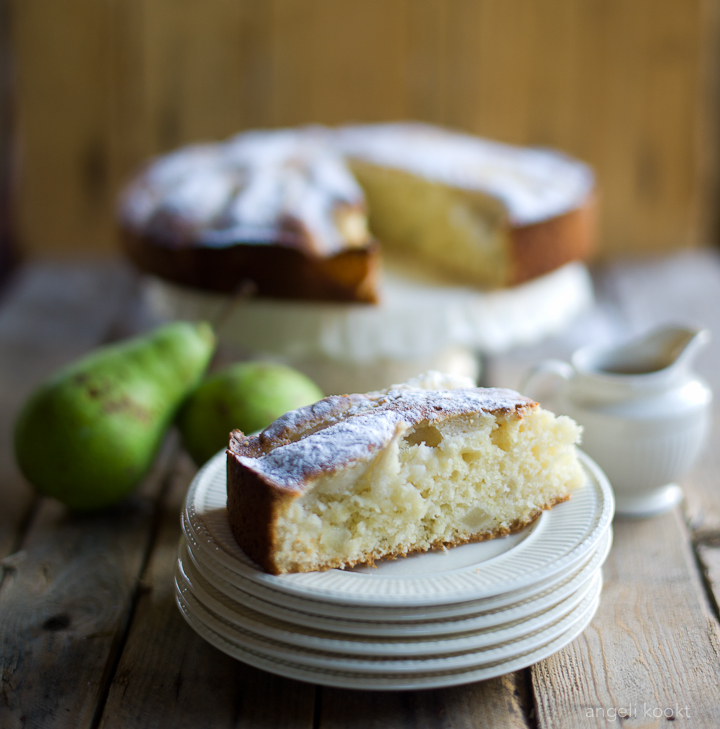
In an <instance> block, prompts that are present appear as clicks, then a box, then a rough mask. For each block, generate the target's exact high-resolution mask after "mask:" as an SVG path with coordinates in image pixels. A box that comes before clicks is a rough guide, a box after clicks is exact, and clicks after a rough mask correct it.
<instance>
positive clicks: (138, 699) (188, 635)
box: [100, 458, 315, 729]
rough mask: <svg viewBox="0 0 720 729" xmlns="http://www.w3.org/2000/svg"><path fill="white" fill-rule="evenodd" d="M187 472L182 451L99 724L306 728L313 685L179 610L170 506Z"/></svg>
mask: <svg viewBox="0 0 720 729" xmlns="http://www.w3.org/2000/svg"><path fill="white" fill-rule="evenodd" d="M194 473H195V469H194V468H193V467H192V465H191V464H190V463H189V459H185V458H184V459H182V460H180V462H179V463H178V466H177V468H176V471H175V475H174V477H173V482H172V487H171V489H170V491H169V492H168V495H167V498H166V500H165V502H164V505H163V511H162V517H161V521H160V528H159V534H158V539H157V542H156V544H155V547H154V549H153V552H152V557H151V559H150V562H149V564H148V566H147V569H146V570H145V573H144V574H143V577H142V591H141V595H140V599H139V601H138V605H137V609H136V610H135V613H134V615H133V621H132V625H131V627H130V632H129V635H128V640H127V644H126V645H125V649H124V651H123V654H122V658H121V660H120V663H119V665H118V668H117V671H116V673H115V675H114V676H113V679H112V685H111V687H110V692H109V695H108V699H107V703H106V704H105V708H104V712H103V716H102V721H101V724H100V727H101V729H114V728H115V727H117V728H118V729H119V728H120V727H129V726H133V727H151V726H171V727H174V728H177V729H183V728H185V727H187V728H188V729H194V728H195V727H199V726H202V727H204V729H214V727H223V728H226V727H237V728H238V729H239V728H241V727H248V728H249V727H254V728H255V727H256V728H258V729H259V728H260V727H263V728H267V729H270V727H277V728H278V729H283V728H284V727H289V726H292V727H298V729H302V727H306V728H307V729H310V728H311V727H312V726H313V706H314V701H315V688H314V687H313V686H310V685H308V684H303V683H300V682H298V681H291V680H288V679H283V678H280V677H277V676H273V675H271V674H268V673H265V672H264V671H259V670H257V669H254V668H251V667H250V666H246V665H244V664H242V663H239V662H238V661H235V660H233V659H232V658H230V657H229V656H226V655H225V654H224V653H221V652H220V651H218V650H217V649H215V648H213V647H212V646H210V645H209V644H208V643H206V642H205V641H204V640H203V639H202V638H200V637H199V636H198V635H196V634H195V633H194V632H193V631H192V630H191V629H190V627H189V626H188V625H187V624H186V623H185V622H184V621H183V619H182V617H181V616H180V612H179V610H178V608H177V605H176V604H175V598H174V584H173V576H174V572H175V563H176V561H177V545H178V539H179V538H180V526H179V520H178V513H179V511H180V507H181V504H182V503H183V501H184V496H185V493H186V491H187V487H188V485H189V481H190V478H191V477H192V475H194Z"/></svg>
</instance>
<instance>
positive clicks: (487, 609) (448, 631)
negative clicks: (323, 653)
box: [178, 529, 612, 638]
mask: <svg viewBox="0 0 720 729" xmlns="http://www.w3.org/2000/svg"><path fill="white" fill-rule="evenodd" d="M611 543H612V530H611V529H609V530H608V532H607V533H606V534H605V535H604V536H603V537H602V539H601V540H600V544H599V545H598V548H597V550H596V551H595V552H594V553H593V554H592V555H591V558H590V560H589V561H588V562H587V563H586V564H584V565H583V566H582V567H581V568H580V569H579V570H578V571H577V572H575V573H571V574H569V575H568V576H567V577H566V579H565V580H563V581H561V582H559V583H558V584H552V585H550V586H549V587H547V588H546V589H544V590H541V591H540V592H538V593H537V594H531V595H529V596H528V597H526V598H524V599H519V600H516V601H512V600H510V601H506V602H509V604H505V605H499V606H496V607H494V606H493V605H492V604H490V605H488V604H486V603H483V602H480V603H479V604H476V603H470V605H477V606H478V608H479V609H477V610H476V611H475V612H473V613H468V614H467V615H466V616H460V617H454V618H447V617H440V618H435V619H428V616H427V615H426V614H425V613H424V610H423V609H418V610H417V611H416V613H415V614H413V613H412V611H410V612H408V614H407V617H408V620H407V621H405V622H399V621H385V620H383V619H382V616H381V617H380V618H377V619H374V620H372V619H367V618H368V616H364V617H365V618H366V619H364V620H352V619H344V618H342V617H341V616H339V615H335V616H319V615H314V614H311V613H308V612H305V611H304V610H303V607H304V602H303V601H300V600H297V599H295V600H290V601H288V600H285V603H284V604H276V603H274V602H270V601H268V600H264V599H261V598H260V597H259V596H258V595H253V594H251V593H250V592H247V591H245V590H242V589H240V588H239V587H238V586H237V585H236V584H233V583H232V582H231V581H228V580H226V579H224V577H223V576H222V574H224V575H225V577H228V578H230V580H232V578H233V577H234V575H233V573H231V572H229V570H227V569H225V568H223V567H222V566H221V565H217V564H215V565H213V564H211V563H209V562H207V561H203V560H202V555H197V556H195V555H193V554H191V552H190V551H189V550H188V547H187V544H186V543H185V542H184V541H183V542H182V543H181V546H180V549H179V558H178V559H179V566H180V568H181V569H182V571H183V573H184V574H185V576H186V579H187V580H188V583H189V585H190V587H191V589H193V588H194V587H195V585H196V583H197V582H198V581H199V583H200V584H199V585H198V587H199V588H200V589H202V587H203V585H204V583H205V582H207V583H210V584H211V585H212V587H213V588H214V589H215V590H217V591H219V592H220V593H222V594H223V595H224V597H225V598H226V599H228V600H229V601H230V602H231V603H232V604H241V605H243V606H245V607H247V608H249V609H251V610H253V611H255V612H256V613H260V614H261V615H267V616H270V617H272V618H275V619H277V620H280V621H283V622H285V623H290V624H293V625H300V626H303V627H309V628H314V629H316V630H321V631H324V632H326V633H330V634H332V633H338V634H343V635H347V634H350V635H356V636H370V637H372V638H378V637H387V638H394V637H396V638H410V637H430V636H435V637H437V636H441V635H452V634H457V633H467V632H471V631H480V630H489V629H493V628H497V627H498V626H500V625H506V624H509V623H513V622H516V621H518V620H524V619H526V618H528V617H529V616H531V615H534V614H537V613H539V612H542V611H544V610H547V609H549V608H551V607H553V606H554V605H556V604H557V603H559V602H561V601H562V600H565V599H566V598H567V597H569V596H570V595H572V594H573V593H575V592H577V590H579V589H580V587H581V586H582V585H583V584H585V583H587V582H588V580H589V579H590V578H591V576H592V575H593V574H594V573H595V572H597V570H598V569H599V568H600V566H601V565H602V564H603V563H604V561H605V558H606V557H607V554H608V552H609V550H610V545H611ZM198 557H199V558H200V559H198ZM221 573H222V574H221ZM250 589H252V586H250ZM198 597H200V595H198ZM273 597H274V596H273ZM200 599H201V600H202V598H201V597H200Z"/></svg>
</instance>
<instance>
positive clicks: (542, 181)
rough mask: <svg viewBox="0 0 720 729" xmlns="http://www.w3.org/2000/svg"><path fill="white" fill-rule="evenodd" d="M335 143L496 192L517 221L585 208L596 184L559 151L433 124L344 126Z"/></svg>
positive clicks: (367, 157) (381, 161)
mask: <svg viewBox="0 0 720 729" xmlns="http://www.w3.org/2000/svg"><path fill="white" fill-rule="evenodd" d="M335 144H336V146H337V147H338V148H339V149H340V150H341V151H342V152H344V153H345V154H346V155H348V156H350V157H355V158H357V159H359V160H364V161H367V162H371V163H375V164H378V165H382V166H386V167H394V168H396V169H400V170H405V171H408V172H411V173H413V174H416V175H419V176H421V177H425V178H426V179H429V180H432V181H435V182H440V183H443V184H446V185H451V186H453V187H458V188H462V189H467V190H477V191H478V192H483V193H485V194H487V195H490V196H491V197H494V198H496V199H497V200H500V201H502V203H503V204H504V206H505V207H506V209H507V211H508V215H509V217H510V221H511V223H513V224H514V225H530V224H532V223H537V222H541V221H543V220H547V219H548V218H552V217H555V216H557V215H562V214H563V213H567V212H569V211H571V210H574V209H575V208H578V207H580V206H581V205H582V204H583V202H584V201H585V200H586V199H587V197H588V195H589V194H590V193H591V191H592V189H593V186H594V184H595V183H594V175H593V172H592V170H591V169H590V167H588V166H587V165H585V164H583V163H582V162H579V161H578V160H575V159H572V158H571V157H568V156H566V155H564V154H561V153H559V152H556V151H554V150H550V149H541V148H533V147H516V146H513V145H509V144H502V143H500V142H493V141H489V140H487V139H480V138H478V137H474V136H472V135H470V134H462V133H459V132H453V131H450V130H447V129H442V128H439V127H434V126H431V125H430V124H420V123H417V122H415V123H412V122H410V123H408V122H399V123H391V124H362V125H356V126H348V127H342V128H341V129H339V130H337V131H336V132H335Z"/></svg>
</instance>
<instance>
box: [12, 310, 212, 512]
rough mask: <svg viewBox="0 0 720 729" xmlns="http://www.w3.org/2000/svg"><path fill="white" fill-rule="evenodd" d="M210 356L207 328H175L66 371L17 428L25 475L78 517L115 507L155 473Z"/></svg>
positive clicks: (109, 349) (37, 397)
mask: <svg viewBox="0 0 720 729" xmlns="http://www.w3.org/2000/svg"><path fill="white" fill-rule="evenodd" d="M214 349H215V335H214V334H213V331H212V328H211V327H210V325H209V324H206V323H204V322H201V323H197V324H191V323H187V322H176V323H173V324H168V325H166V326H163V327H161V328H159V329H157V330H155V331H154V332H151V333H150V334H147V335H145V336H141V337H136V338H134V339H131V340H128V341H126V342H120V343H118V344H113V345H110V346H106V347H102V348H101V349H98V350H96V351H95V352H93V353H92V354H90V355H89V356H87V357H85V358H83V359H81V360H80V361H78V362H76V363H74V364H71V365H69V366H68V367H65V368H64V369H62V370H60V371H59V372H57V373H56V374H55V375H54V376H53V377H51V378H50V379H49V380H47V381H46V382H45V383H43V384H42V385H41V386H40V387H39V388H38V389H37V390H36V391H35V393H34V394H33V395H31V397H30V398H29V400H28V402H27V403H26V404H25V406H24V408H23V409H22V411H21V412H20V415H19V417H18V420H17V423H16V425H15V455H16V458H17V462H18V465H19V466H20V469H21V470H22V472H23V474H24V475H25V477H26V478H27V479H28V481H30V483H32V484H33V485H34V486H35V488H36V489H37V490H38V491H39V492H40V493H42V494H45V495H46V496H53V497H55V498H57V499H59V500H60V501H62V502H63V503H65V504H67V505H68V506H69V507H71V508H73V509H80V510H89V509H98V508H103V507H107V506H110V505H112V504H115V503H117V502H118V501H120V500H121V499H122V498H123V497H124V496H126V495H127V494H128V493H130V492H131V491H132V490H133V489H134V488H135V486H136V485H137V484H138V482H139V481H140V480H141V479H142V477H143V476H144V475H145V474H146V473H147V471H148V470H149V469H150V466H151V465H152V463H153V460H154V458H155V456H156V454H157V451H158V449H159V448H160V445H161V443H162V441H163V438H164V436H165V433H166V431H167V429H168V427H169V426H170V424H171V423H172V421H173V419H174V417H175V415H176V413H177V410H178V408H179V406H180V405H181V404H182V402H183V400H184V399H185V398H186V397H187V395H188V394H189V393H190V392H191V391H192V390H194V389H195V388H196V387H197V385H198V383H199V382H200V381H201V379H202V376H203V374H204V373H205V370H206V368H207V365H208V363H209V362H210V358H211V357H212V355H213V352H214Z"/></svg>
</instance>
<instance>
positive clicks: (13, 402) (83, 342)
mask: <svg viewBox="0 0 720 729" xmlns="http://www.w3.org/2000/svg"><path fill="white" fill-rule="evenodd" d="M132 292H133V283H132V279H131V277H130V275H129V272H128V270H127V269H126V268H124V267H119V266H108V265H82V266H81V265H77V264H75V265H60V264H52V263H45V264H42V265H41V264H35V265H33V266H28V267H26V268H24V269H21V270H19V271H18V272H17V274H16V275H15V277H14V279H13V281H12V283H11V285H10V288H9V290H8V291H6V292H5V295H4V298H3V300H2V307H0V502H1V503H2V508H0V559H2V558H4V557H6V556H7V555H8V554H9V553H10V552H11V551H12V550H13V549H15V547H16V545H17V544H18V540H19V539H20V537H21V534H22V529H23V527H24V525H25V522H26V520H27V517H28V514H29V509H30V505H31V504H32V502H33V498H34V496H33V492H32V490H31V489H30V488H29V486H28V484H27V483H26V482H25V480H24V479H23V478H22V477H21V475H20V473H19V472H18V469H17V467H16V465H15V459H14V457H13V450H12V430H13V426H14V423H15V418H16V417H17V414H18V412H19V410H20V408H21V406H22V404H23V403H24V401H25V399H26V398H27V397H28V395H29V394H30V392H31V391H32V390H33V389H34V388H35V387H36V386H37V385H38V383H39V382H40V381H41V380H42V379H43V378H45V377H47V376H48V375H49V374H50V373H51V372H53V371H54V370H55V369H57V368H58V367H61V366H62V365H65V364H67V363H68V362H69V361H71V360H73V359H75V358H77V357H79V356H81V355H83V354H85V353H86V352H87V351H89V350H90V349H92V348H93V347H94V346H96V345H97V344H99V343H100V342H102V341H103V340H104V339H106V338H107V336H108V334H109V332H110V330H111V328H112V327H113V324H114V322H115V321H116V320H117V319H118V317H119V316H120V315H121V312H122V311H123V309H124V308H125V306H126V304H127V301H128V298H129V297H130V296H131V294H132Z"/></svg>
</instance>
